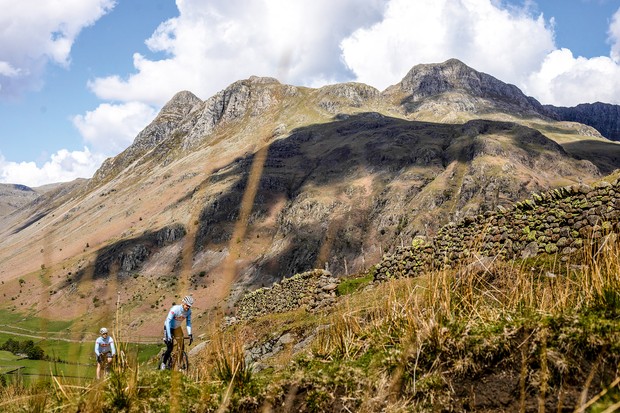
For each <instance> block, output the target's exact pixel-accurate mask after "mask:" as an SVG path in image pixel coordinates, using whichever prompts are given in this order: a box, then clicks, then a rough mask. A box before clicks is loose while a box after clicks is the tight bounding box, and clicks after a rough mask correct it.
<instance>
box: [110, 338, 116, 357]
mask: <svg viewBox="0 0 620 413" xmlns="http://www.w3.org/2000/svg"><path fill="white" fill-rule="evenodd" d="M110 350H112V355H115V354H116V348H115V347H114V340H113V339H112V337H110Z"/></svg>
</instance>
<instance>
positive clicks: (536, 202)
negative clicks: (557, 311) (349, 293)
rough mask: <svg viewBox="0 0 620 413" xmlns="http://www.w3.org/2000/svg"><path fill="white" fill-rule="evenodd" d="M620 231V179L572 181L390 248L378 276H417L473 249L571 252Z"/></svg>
mask: <svg viewBox="0 0 620 413" xmlns="http://www.w3.org/2000/svg"><path fill="white" fill-rule="evenodd" d="M611 232H620V180H616V181H615V182H614V183H612V184H610V183H608V182H601V183H598V184H597V185H596V186H595V187H590V186H587V185H572V186H569V187H563V188H558V189H555V190H552V191H549V192H546V193H542V194H534V195H533V196H532V198H531V199H528V200H525V201H523V202H517V203H516V204H514V205H512V206H510V207H509V208H501V207H500V208H498V209H497V210H496V211H488V212H486V213H485V214H482V215H478V216H475V217H467V218H465V219H463V220H462V221H460V222H459V223H450V224H448V225H446V226H444V227H442V228H441V229H440V230H439V232H438V233H437V236H436V237H435V238H434V239H432V240H431V241H428V242H427V241H423V240H417V239H416V240H414V242H413V245H411V246H407V247H400V248H398V249H397V250H396V251H395V252H394V253H393V254H386V255H385V256H384V257H383V259H382V261H381V262H380V263H379V264H378V265H377V267H376V270H377V271H376V272H375V280H385V279H387V278H400V277H411V276H416V275H417V274H419V272H420V271H421V270H422V269H423V268H427V267H428V266H434V267H436V268H441V267H445V266H449V265H453V264H454V263H458V262H460V261H463V260H464V259H466V258H468V257H469V256H471V255H472V254H473V253H476V254H480V255H483V256H489V257H495V256H499V257H502V258H504V259H516V258H529V257H533V256H536V255H538V254H559V255H560V256H561V259H563V260H567V259H568V257H569V256H570V255H571V254H572V253H574V252H576V251H577V250H578V249H579V248H580V247H582V246H583V245H584V242H590V241H592V240H597V239H600V238H601V237H602V236H604V235H605V234H608V233H611Z"/></svg>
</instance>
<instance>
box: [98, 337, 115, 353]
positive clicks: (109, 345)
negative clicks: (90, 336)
mask: <svg viewBox="0 0 620 413" xmlns="http://www.w3.org/2000/svg"><path fill="white" fill-rule="evenodd" d="M105 353H112V355H115V354H116V349H115V348H114V340H113V339H112V337H110V336H107V337H106V338H103V337H97V340H96V341H95V354H96V355H97V356H99V355H100V354H105Z"/></svg>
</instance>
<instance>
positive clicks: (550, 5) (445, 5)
mask: <svg viewBox="0 0 620 413" xmlns="http://www.w3.org/2000/svg"><path fill="white" fill-rule="evenodd" d="M0 7H2V10H3V13H2V15H0V182H3V183H19V184H25V185H29V186H39V185H42V184H46V183H52V182H61V181H69V180H72V179H75V178H77V177H85V178H88V177H91V176H92V174H93V173H94V171H95V170H96V169H97V168H98V167H99V166H100V164H101V162H102V161H103V160H104V159H105V158H107V157H110V156H114V155H116V154H118V153H119V152H121V151H122V150H123V149H124V148H126V147H127V146H129V145H130V144H131V142H132V141H133V139H134V138H135V136H136V135H137V133H138V132H139V131H140V130H142V129H143V128H144V127H145V126H146V125H147V124H148V123H149V122H150V121H151V120H152V119H153V118H154V116H155V115H156V114H157V111H158V110H159V109H160V108H161V106H162V105H163V104H165V102H166V101H167V100H168V99H170V98H171V97H172V96H173V95H174V93H176V92H178V91H180V90H190V91H192V92H194V93H195V94H196V95H197V96H199V97H200V98H201V99H207V98H208V97H210V96H212V95H213V94H214V93H216V92H217V91H219V90H221V89H223V88H225V87H226V86H227V85H228V84H230V83H232V82H234V81H235V80H238V79H243V78H247V77H249V76H251V75H260V76H273V77H276V78H278V79H280V80H281V81H283V82H286V83H292V84H296V85H305V86H315V87H316V86H321V85H324V84H328V83H334V82H343V81H360V82H364V83H367V84H370V85H372V86H375V87H377V88H378V89H380V90H382V89H384V88H385V87H387V86H389V85H391V84H394V83H396V82H398V81H399V80H400V79H401V78H402V77H403V76H404V75H405V74H406V72H407V71H408V70H409V69H410V68H411V67H412V66H414V65H415V64H418V63H434V62H442V61H445V60H447V59H448V58H451V57H456V58H459V59H461V60H462V61H464V62H465V63H467V64H468V65H470V66H472V67H474V68H475V69H477V70H480V71H483V72H486V73H489V74H491V75H493V76H495V77H497V78H499V79H501V80H503V81H506V82H509V83H513V84H515V85H517V86H518V87H520V88H521V89H522V90H523V91H524V92H525V93H526V94H528V95H530V96H534V97H535V98H537V99H538V100H539V101H541V102H542V103H551V104H555V105H562V106H573V105H576V104H578V103H585V102H595V101H602V102H608V103H616V104H620V0H336V1H334V0H178V1H176V2H174V1H172V0H60V1H57V2H40V0H21V1H20V2H17V3H16V2H14V1H11V2H10V3H9V0H0Z"/></svg>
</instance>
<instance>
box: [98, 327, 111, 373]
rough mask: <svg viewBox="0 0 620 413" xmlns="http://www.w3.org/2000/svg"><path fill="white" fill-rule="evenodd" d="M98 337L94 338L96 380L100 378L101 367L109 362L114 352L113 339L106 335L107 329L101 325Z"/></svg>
mask: <svg viewBox="0 0 620 413" xmlns="http://www.w3.org/2000/svg"><path fill="white" fill-rule="evenodd" d="M99 334H101V336H100V337H97V340H95V354H96V355H97V380H99V379H100V378H101V367H102V366H104V365H106V364H108V363H111V362H112V357H114V355H115V354H116V348H114V339H113V338H112V337H110V336H109V335H108V329H107V328H105V327H101V329H100V330H99Z"/></svg>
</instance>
